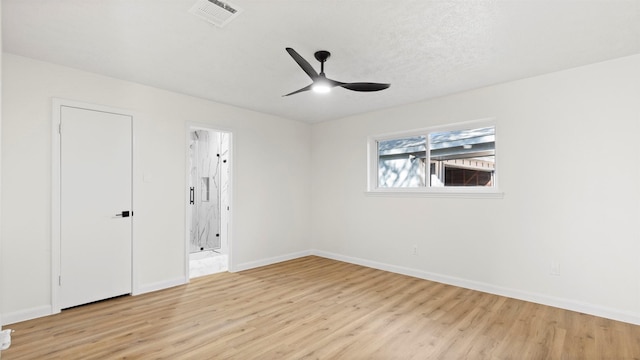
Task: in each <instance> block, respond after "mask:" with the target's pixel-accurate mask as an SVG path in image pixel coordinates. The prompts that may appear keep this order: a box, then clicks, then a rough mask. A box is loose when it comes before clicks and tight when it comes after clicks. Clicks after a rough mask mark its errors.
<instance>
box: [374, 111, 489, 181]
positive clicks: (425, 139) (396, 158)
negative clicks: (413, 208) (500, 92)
mask: <svg viewBox="0 0 640 360" xmlns="http://www.w3.org/2000/svg"><path fill="white" fill-rule="evenodd" d="M427 165H428V166H427ZM369 191H370V192H394V191H402V192H427V193H430V192H433V193H437V192H448V193H451V192H464V193H470V192H471V193H475V192H493V193H497V189H496V127H495V125H494V124H493V123H488V122H481V123H480V122H474V123H464V124H455V125H451V126H447V127H439V128H432V129H423V130H415V131H409V132H405V133H400V134H394V135H386V136H378V137H371V138H369Z"/></svg>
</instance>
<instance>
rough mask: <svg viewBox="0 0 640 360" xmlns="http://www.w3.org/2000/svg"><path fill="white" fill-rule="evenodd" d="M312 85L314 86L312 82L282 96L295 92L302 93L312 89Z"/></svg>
mask: <svg viewBox="0 0 640 360" xmlns="http://www.w3.org/2000/svg"><path fill="white" fill-rule="evenodd" d="M312 86H313V84H310V85H307V86H305V87H303V88H302V89H300V90H296V91H294V92H291V93H288V94H286V95H282V96H283V97H285V96H289V95H293V94H297V93H301V92H303V91H308V90H311V87H312Z"/></svg>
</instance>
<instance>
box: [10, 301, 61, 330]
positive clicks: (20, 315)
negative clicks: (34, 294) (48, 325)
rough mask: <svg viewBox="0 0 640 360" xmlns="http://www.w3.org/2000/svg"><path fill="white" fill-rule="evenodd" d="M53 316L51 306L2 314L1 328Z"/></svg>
mask: <svg viewBox="0 0 640 360" xmlns="http://www.w3.org/2000/svg"><path fill="white" fill-rule="evenodd" d="M49 315H53V309H52V308H51V305H44V306H37V307H33V308H31V309H24V310H18V311H14V312H10V313H4V314H2V326H4V325H9V324H15V323H18V322H22V321H27V320H32V319H36V318H40V317H44V316H49Z"/></svg>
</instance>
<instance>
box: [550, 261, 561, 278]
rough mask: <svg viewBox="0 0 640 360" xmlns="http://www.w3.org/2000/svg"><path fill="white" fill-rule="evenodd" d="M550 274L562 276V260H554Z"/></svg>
mask: <svg viewBox="0 0 640 360" xmlns="http://www.w3.org/2000/svg"><path fill="white" fill-rule="evenodd" d="M549 274H551V275H553V276H560V262H558V261H552V262H551V267H550V269H549Z"/></svg>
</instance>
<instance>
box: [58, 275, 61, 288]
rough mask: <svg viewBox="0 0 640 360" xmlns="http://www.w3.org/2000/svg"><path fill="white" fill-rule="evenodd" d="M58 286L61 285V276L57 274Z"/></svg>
mask: <svg viewBox="0 0 640 360" xmlns="http://www.w3.org/2000/svg"><path fill="white" fill-rule="evenodd" d="M58 286H62V276H60V275H58Z"/></svg>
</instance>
